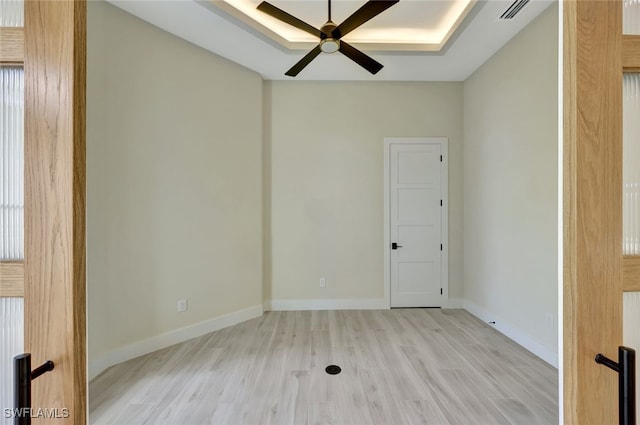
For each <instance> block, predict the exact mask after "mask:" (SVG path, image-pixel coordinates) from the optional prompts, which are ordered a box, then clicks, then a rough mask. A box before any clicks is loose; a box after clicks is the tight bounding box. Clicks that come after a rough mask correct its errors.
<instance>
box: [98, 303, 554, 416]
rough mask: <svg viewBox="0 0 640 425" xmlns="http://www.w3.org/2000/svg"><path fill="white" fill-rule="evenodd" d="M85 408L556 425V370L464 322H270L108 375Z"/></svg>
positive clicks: (335, 316)
mask: <svg viewBox="0 0 640 425" xmlns="http://www.w3.org/2000/svg"><path fill="white" fill-rule="evenodd" d="M330 364H337V365H339V366H340V367H341V368H342V373H340V374H339V375H328V374H327V373H326V372H325V367H326V366H328V365H330ZM89 397H90V406H89V409H90V423H91V424H93V425H107V424H110V425H137V424H140V425H142V424H145V425H146V424H149V425H172V424H176V425H208V424H228V425H241V424H242V425H254V424H255V425H268V424H277V425H285V424H296V425H297V424H303V425H316V424H334V425H360V424H362V425H395V424H398V425H405V424H406V425H418V424H442V425H444V424H464V425H468V424H469V425H471V424H478V425H494V424H498V425H499V424H514V425H535V424H540V425H542V424H557V423H558V372H557V370H556V369H554V368H553V367H551V366H549V365H548V364H546V363H545V362H543V361H542V360H540V359H538V358H537V357H535V356H534V355H533V354H531V353H529V352H528V351H526V350H525V349H523V348H522V347H520V346H519V345H517V344H515V343H514V342H512V341H510V340H509V339H508V338H506V337H505V336H503V335H502V334H500V333H498V332H497V331H495V330H494V329H492V328H491V327H489V326H488V325H486V324H484V323H483V322H481V321H479V320H477V319H476V318H475V317H473V316H471V315H470V314H469V313H467V312H466V311H464V310H440V309H394V310H364V311H295V312H268V313H265V314H264V316H262V317H260V318H257V319H253V320H250V321H247V322H244V323H241V324H238V325H235V326H232V327H229V328H225V329H222V330H219V331H217V332H214V333H211V334H208V335H205V336H203V337H200V338H196V339H193V340H190V341H187V342H184V343H182V344H178V345H174V346H172V347H169V348H166V349H163V350H160V351H157V352H155V353H151V354H148V355H146V356H142V357H139V358H136V359H133V360H130V361H128V362H125V363H122V364H120V365H117V366H114V367H112V368H110V369H108V370H107V371H105V372H104V373H102V374H101V375H100V376H98V377H97V378H95V379H94V380H93V381H92V382H91V383H90V385H89Z"/></svg>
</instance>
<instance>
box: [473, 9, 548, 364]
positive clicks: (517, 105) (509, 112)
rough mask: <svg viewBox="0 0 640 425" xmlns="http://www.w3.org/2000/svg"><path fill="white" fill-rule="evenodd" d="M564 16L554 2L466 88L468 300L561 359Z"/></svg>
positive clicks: (477, 74)
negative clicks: (560, 56) (550, 321)
mask: <svg viewBox="0 0 640 425" xmlns="http://www.w3.org/2000/svg"><path fill="white" fill-rule="evenodd" d="M557 13H558V8H557V4H555V5H553V6H551V7H550V8H549V9H547V10H546V11H545V12H544V13H543V14H542V15H540V16H539V17H538V18H537V19H536V20H535V21H533V22H532V23H531V24H530V25H529V26H527V27H526V28H525V29H524V30H523V31H522V32H520V33H519V34H518V35H516V37H515V38H514V39H513V40H512V41H511V42H509V44H507V45H506V46H505V47H504V48H503V49H502V50H500V51H499V52H498V53H496V55H495V56H494V57H492V58H491V59H490V60H489V61H488V62H487V63H485V64H484V65H483V66H482V67H481V68H480V69H478V70H477V71H476V72H475V73H474V74H473V75H472V76H471V77H470V78H469V79H468V80H467V81H465V83H464V281H465V285H464V296H465V299H466V300H467V301H468V302H469V303H470V304H469V305H470V306H471V308H472V309H476V310H478V311H480V312H483V313H485V314H484V315H485V316H486V318H487V319H488V320H489V319H492V320H495V321H496V326H497V327H500V326H501V325H502V326H503V327H504V326H507V327H510V328H511V330H516V331H517V333H520V334H522V336H524V337H525V338H529V339H530V340H532V341H534V342H535V343H538V344H541V345H542V346H543V347H546V348H547V349H548V350H549V351H551V352H555V353H557V329H553V328H552V327H550V326H547V324H546V316H547V315H548V314H552V315H553V317H554V318H555V321H556V322H557V309H558V305H557V302H558V298H557V294H558V280H557V255H558V250H557V223H558V221H557V207H558V205H557V196H558V191H557V184H558V181H557V160H558V155H557V149H558V144H557V143H558V141H557V140H558V137H557V131H558V127H557V115H558V109H557V103H558V100H557V99H558V91H557V73H558V62H557V45H558V38H557V32H558V19H557ZM512 333H513V332H512Z"/></svg>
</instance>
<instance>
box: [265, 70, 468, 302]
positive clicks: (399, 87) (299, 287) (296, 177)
mask: <svg viewBox="0 0 640 425" xmlns="http://www.w3.org/2000/svg"><path fill="white" fill-rule="evenodd" d="M266 85H267V88H266V90H267V94H266V95H265V99H269V98H270V102H268V104H267V105H266V107H267V108H269V115H270V118H271V120H270V123H271V125H270V128H269V129H268V131H269V133H268V134H267V135H266V136H265V137H266V138H267V140H268V145H269V146H270V161H271V170H270V185H268V186H269V187H270V191H271V194H270V196H271V198H270V211H269V213H270V220H269V223H270V227H269V228H267V231H269V232H270V243H268V244H267V252H265V258H266V257H270V258H271V270H269V272H270V275H268V276H265V282H266V285H265V298H266V299H267V300H276V301H277V300H309V299H354V298H360V299H382V298H383V296H384V286H383V285H384V283H383V282H384V276H383V267H384V264H383V207H384V205H383V187H384V186H383V149H382V148H383V139H384V137H393V136H397V137H411V136H446V137H448V138H449V174H450V175H449V201H450V217H449V225H450V229H449V240H450V253H449V258H450V260H449V280H450V296H451V297H452V298H461V297H462V290H463V288H462V265H463V261H462V83H384V82H377V83H347V82H344V83H334V82H271V83H266ZM320 277H325V278H326V281H327V286H326V288H320V287H319V278H320Z"/></svg>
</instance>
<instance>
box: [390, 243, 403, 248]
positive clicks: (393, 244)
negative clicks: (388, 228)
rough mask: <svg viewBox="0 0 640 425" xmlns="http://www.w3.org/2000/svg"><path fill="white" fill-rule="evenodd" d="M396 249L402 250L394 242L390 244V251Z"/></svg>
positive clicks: (400, 246)
mask: <svg viewBox="0 0 640 425" xmlns="http://www.w3.org/2000/svg"><path fill="white" fill-rule="evenodd" d="M398 248H402V245H398V244H397V243H396V242H393V243H392V244H391V249H398Z"/></svg>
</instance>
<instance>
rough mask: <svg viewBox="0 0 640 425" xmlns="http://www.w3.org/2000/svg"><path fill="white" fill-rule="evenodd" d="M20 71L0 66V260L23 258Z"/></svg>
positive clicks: (22, 163) (22, 158) (22, 131)
mask: <svg viewBox="0 0 640 425" xmlns="http://www.w3.org/2000/svg"><path fill="white" fill-rule="evenodd" d="M23 75H24V72H23V70H22V69H21V68H0V260H21V259H22V258H24V194H23V193H24V187H23V186H24V130H23V128H24V84H23Z"/></svg>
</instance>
